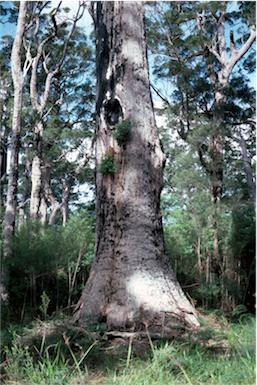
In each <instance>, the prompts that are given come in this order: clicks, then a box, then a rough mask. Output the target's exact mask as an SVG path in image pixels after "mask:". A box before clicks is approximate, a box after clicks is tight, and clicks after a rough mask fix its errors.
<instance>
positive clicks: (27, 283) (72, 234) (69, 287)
mask: <svg viewBox="0 0 257 385" xmlns="http://www.w3.org/2000/svg"><path fill="white" fill-rule="evenodd" d="M93 252H94V217H93V214H92V213H91V212H90V211H84V212H81V213H80V214H78V213H77V214H73V215H71V216H70V219H69V220H68V222H67V225H66V226H65V227H63V226H51V227H48V228H43V227H42V226H41V225H40V224H39V223H32V222H27V223H26V224H25V225H24V226H22V227H21V228H20V229H19V230H18V231H17V232H16V234H15V236H14V239H13V243H12V254H11V255H10V256H9V257H8V258H7V259H6V260H4V261H3V265H4V268H6V269H8V271H9V281H8V282H7V286H8V290H9V293H10V303H9V306H8V309H4V313H7V314H5V317H7V318H11V319H12V318H16V319H18V320H21V321H22V320H23V319H24V317H25V319H31V318H32V317H33V316H34V315H38V312H40V313H41V314H42V316H43V318H46V317H47V316H48V315H50V314H51V313H53V312H54V311H56V310H58V309H60V308H66V307H67V306H68V307H70V306H72V305H73V303H74V302H76V301H77V300H78V297H79V295H80V293H81V291H82V289H83V286H84V283H85V280H86V279H87V277H88V273H89V268H90V265H91V262H92V259H93ZM42 288H43V292H42ZM50 300H51V301H50ZM5 317H4V318H5Z"/></svg>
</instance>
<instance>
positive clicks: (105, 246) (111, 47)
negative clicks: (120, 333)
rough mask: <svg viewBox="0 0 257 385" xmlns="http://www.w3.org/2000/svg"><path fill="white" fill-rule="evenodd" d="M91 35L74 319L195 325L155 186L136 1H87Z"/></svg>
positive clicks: (158, 163)
mask: <svg viewBox="0 0 257 385" xmlns="http://www.w3.org/2000/svg"><path fill="white" fill-rule="evenodd" d="M91 12H92V16H93V19H94V23H95V34H96V42H97V48H96V49H97V53H96V72H97V102H96V112H97V129H96V161H97V175H96V188H97V202H96V221H97V222H96V247H95V257H94V262H93V265H92V268H91V272H90V276H89V279H88V281H87V283H86V286H85V289H84V292H83V294H82V296H81V299H80V301H79V302H78V305H77V308H76V312H75V314H74V320H75V321H79V322H80V323H83V322H85V321H86V320H88V319H93V320H94V321H95V320H97V319H98V320H100V321H102V322H106V323H107V325H108V326H109V327H110V328H115V329H121V328H126V327H135V328H140V327H142V325H143V324H145V325H146V326H149V327H151V326H152V327H153V328H154V327H155V328H159V329H160V328H161V327H163V325H164V323H165V316H170V317H172V318H173V320H177V321H179V322H182V323H186V324H188V325H190V326H198V325H199V323H198V320H197V315H196V312H195V309H194V307H193V306H192V305H191V304H190V302H189V301H188V299H187V298H186V297H185V295H184V293H183V292H182V290H181V287H180V285H179V283H178V282H177V279H176V277H175V275H174V273H173V271H172V270H171V268H170V266H169V263H168V259H167V256H166V252H165V248H164V240H163V229H162V217H161V212H160V193H161V188H162V171H163V166H164V161H165V157H164V154H163V152H162V150H161V147H160V141H159V138H158V134H157V128H156V123H155V118H154V114H153V105H152V100H151V95H150V88H149V75H148V64H147V57H146V43H145V34H144V5H143V3H142V2H136V3H130V2H92V5H91Z"/></svg>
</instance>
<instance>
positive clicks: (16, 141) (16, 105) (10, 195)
mask: <svg viewBox="0 0 257 385" xmlns="http://www.w3.org/2000/svg"><path fill="white" fill-rule="evenodd" d="M27 8H28V2H27V1H23V2H21V3H20V9H19V16H18V24H17V31H16V35H15V39H14V42H13V47H12V55H11V62H12V79H13V85H14V101H13V119H12V142H11V155H10V172H9V177H8V189H7V199H6V210H5V223H4V254H5V255H7V254H8V253H9V252H10V240H11V236H12V234H13V232H14V227H15V220H16V207H17V184H18V158H19V146H20V129H21V127H20V125H21V108H22V91H23V83H24V77H23V71H22V65H21V47H22V39H23V35H24V32H25V28H26V12H27Z"/></svg>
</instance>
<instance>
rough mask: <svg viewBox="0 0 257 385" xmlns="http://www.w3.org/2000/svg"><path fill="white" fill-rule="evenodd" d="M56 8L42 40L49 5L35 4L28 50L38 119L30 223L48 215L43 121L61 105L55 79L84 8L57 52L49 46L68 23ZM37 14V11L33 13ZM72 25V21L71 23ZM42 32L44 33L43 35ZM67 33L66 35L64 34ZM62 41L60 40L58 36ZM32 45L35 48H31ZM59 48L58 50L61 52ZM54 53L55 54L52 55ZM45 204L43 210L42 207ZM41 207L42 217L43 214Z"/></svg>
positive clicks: (35, 113) (62, 36) (74, 20)
mask: <svg viewBox="0 0 257 385" xmlns="http://www.w3.org/2000/svg"><path fill="white" fill-rule="evenodd" d="M60 5H61V3H59V5H58V7H57V8H55V9H54V10H53V11H52V12H51V13H50V15H49V17H51V20H52V24H53V25H52V27H50V28H48V31H47V34H46V36H44V35H43V36H42V35H41V34H42V31H41V30H42V29H43V26H42V25H41V21H40V16H41V15H40V14H41V12H42V11H43V9H44V7H45V6H46V4H43V6H41V7H39V6H38V5H37V4H36V7H37V8H39V14H38V15H36V17H35V31H33V35H32V38H31V39H30V41H29V42H28V44H27V45H26V46H25V49H26V55H27V57H29V60H30V62H31V69H32V73H31V78H30V97H31V104H32V109H33V111H34V115H35V116H36V119H35V128H34V143H33V147H34V154H33V160H32V171H31V172H32V176H31V181H32V188H31V198H30V217H31V219H33V220H35V219H39V218H40V217H41V216H42V217H43V218H44V217H45V216H46V214H45V213H44V211H46V209H45V208H46V204H44V199H42V196H43V172H42V170H43V167H44V162H43V159H42V157H43V141H44V119H45V117H46V116H47V115H48V114H49V112H50V111H51V110H52V109H53V108H54V106H55V105H56V104H58V103H60V98H61V95H60V94H57V96H56V95H55V97H53V95H51V86H52V82H53V80H54V78H55V77H59V80H60V74H61V70H62V68H63V66H64V63H65V59H66V55H67V51H68V48H69V42H70V39H71V36H72V34H73V33H74V29H75V27H76V23H77V22H78V20H79V19H80V18H81V17H82V16H83V12H84V5H83V4H80V3H79V4H78V9H77V12H76V15H75V17H74V19H73V20H72V22H71V25H70V29H69V31H65V30H64V31H62V32H61V33H62V35H61V44H60V43H59V44H60V46H61V47H62V48H61V49H60V46H59V47H58V43H57V44H56V46H57V47H56V48H57V49H54V48H53V47H51V45H50V46H49V42H51V41H53V40H54V39H55V38H57V37H58V34H59V30H60V29H61V28H62V24H66V23H67V21H66V20H65V21H61V23H58V22H57V20H56V17H57V16H56V15H58V12H59V8H60ZM34 13H35V11H34ZM69 21H70V20H69ZM49 24H50V23H49ZM40 32H41V33H40ZM65 32H66V33H65ZM59 38H60V36H59ZM32 43H33V44H32ZM58 48H59V49H58ZM51 49H52V51H51ZM32 50H35V52H36V54H35V55H34V56H32V54H31V52H32ZM41 68H43V69H44V73H43V74H42V73H40V69H41ZM40 75H41V76H40ZM51 96H52V100H51V102H50V103H49V99H50V97H51ZM42 203H43V207H42V205H41V204H42ZM40 206H41V207H42V208H41V211H42V210H43V211H42V213H40Z"/></svg>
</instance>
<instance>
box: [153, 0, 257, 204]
mask: <svg viewBox="0 0 257 385" xmlns="http://www.w3.org/2000/svg"><path fill="white" fill-rule="evenodd" d="M235 4H236V5H235ZM236 6H237V7H236ZM149 8H150V10H149V19H148V23H149V28H148V32H149V34H148V35H149V48H150V50H151V51H152V52H153V53H154V54H155V73H156V75H158V76H160V77H163V78H164V79H166V81H167V79H171V80H172V83H171V84H172V88H173V89H174V88H175V90H174V92H173V98H171V99H169V98H168V97H167V98H163V99H164V101H165V102H166V103H167V104H168V105H170V108H171V109H172V112H175V114H176V116H177V127H178V128H177V130H178V132H179V134H180V136H181V137H182V138H183V139H185V140H188V141H190V139H191V138H192V136H193V137H194V144H195V146H196V149H197V151H198V153H199V158H200V160H201V163H202V165H203V167H204V168H205V170H206V172H207V173H208V175H209V177H210V181H211V186H210V187H211V194H212V199H213V201H214V202H217V201H220V199H221V197H222V191H223V189H224V181H223V168H224V151H225V143H226V135H227V127H226V122H227V119H228V118H229V119H231V118H232V117H233V116H234V115H235V116H237V109H238V108H240V107H241V110H242V111H243V110H245V109H246V108H245V107H246V106H245V101H246V97H245V96H246V91H247V92H248V95H249V93H251V90H250V88H249V86H248V89H247V80H245V79H246V78H245V75H244V74H245V72H246V71H248V72H252V71H253V70H254V68H255V65H254V63H255V50H254V45H253V43H254V41H255V38H256V31H255V18H254V15H255V4H254V3H253V2H238V3H235V2H233V3H232V2H221V1H219V2H162V3H159V2H156V3H153V4H151V6H149ZM238 25H240V27H238ZM228 36H229V37H228ZM243 79H244V80H245V81H242V80H243ZM155 88H156V87H155ZM240 88H241V90H243V89H244V92H243V91H241V95H240V91H239V92H237V96H236V97H234V104H235V99H236V98H237V106H236V107H237V108H236V109H235V105H234V104H231V103H230V102H229V99H230V100H231V96H230V95H231V94H232V95H233V94H235V89H237V90H238V89H240ZM157 92H158V90H157ZM161 94H162V93H160V92H159V95H161ZM240 102H241V104H240ZM248 114H250V116H248V118H253V111H252V110H251V111H250V110H249V109H248Z"/></svg>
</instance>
